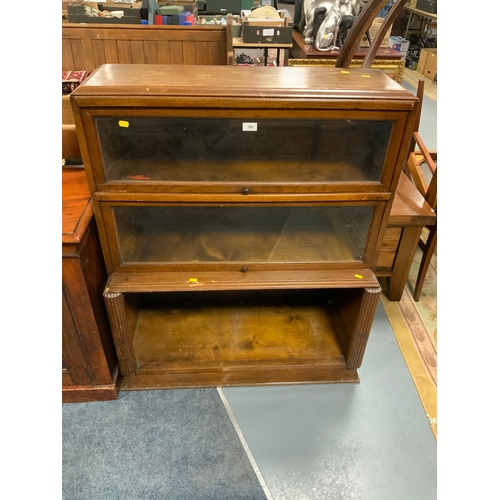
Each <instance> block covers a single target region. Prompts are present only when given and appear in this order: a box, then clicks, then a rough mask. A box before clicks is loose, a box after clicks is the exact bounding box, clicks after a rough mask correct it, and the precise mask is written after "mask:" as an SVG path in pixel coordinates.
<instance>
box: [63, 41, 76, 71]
mask: <svg viewBox="0 0 500 500" xmlns="http://www.w3.org/2000/svg"><path fill="white" fill-rule="evenodd" d="M74 69H75V62H74V61H73V50H72V49H71V40H68V39H64V38H63V41H62V70H63V71H71V70H74Z"/></svg>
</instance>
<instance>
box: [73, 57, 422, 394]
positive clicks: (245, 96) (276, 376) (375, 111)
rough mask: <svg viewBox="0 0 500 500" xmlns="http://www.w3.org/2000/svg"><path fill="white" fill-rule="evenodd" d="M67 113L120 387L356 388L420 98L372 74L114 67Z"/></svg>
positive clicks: (81, 91)
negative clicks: (98, 250)
mask: <svg viewBox="0 0 500 500" xmlns="http://www.w3.org/2000/svg"><path fill="white" fill-rule="evenodd" d="M249 71H251V73H252V78H251V79H249V78H248V73H249ZM71 102H72V106H73V110H74V115H75V123H76V127H77V131H78V134H79V139H80V143H81V144H82V155H83V157H84V164H85V168H86V173H87V178H88V181H89V185H90V189H91V193H92V200H93V204H94V211H95V214H96V220H97V223H98V228H99V236H100V241H101V246H102V249H103V253H104V256H105V260H106V267H107V270H108V274H109V279H108V283H107V285H106V288H105V291H104V300H105V303H106V307H107V311H108V317H109V319H110V324H111V328H112V332H113V338H114V343H115V346H116V350H117V354H118V359H119V364H120V370H121V374H122V375H123V382H122V390H136V389H157V388H175V387H213V386H223V385H253V384H287V383H333V382H359V378H358V375H357V368H359V366H361V362H362V359H363V354H364V351H365V347H366V344H367V341H368V336H369V333H370V329H371V325H372V322H373V318H374V315H375V311H376V307H377V303H378V297H379V293H380V291H381V289H380V286H379V283H378V281H377V279H376V277H375V274H374V271H375V268H376V263H377V259H378V254H379V250H380V248H381V245H382V240H383V234H384V232H385V228H386V225H387V220H388V217H389V212H390V208H391V204H392V201H393V199H394V193H395V189H396V186H397V182H398V179H399V175H400V172H401V168H402V165H403V163H404V161H405V159H406V156H407V154H408V148H409V140H410V136H411V130H412V125H413V121H414V118H415V116H414V104H415V98H414V96H413V95H412V94H410V93H409V92H407V91H406V90H404V89H403V88H402V87H400V86H399V85H397V84H395V83H394V82H393V81H392V80H391V79H390V78H388V77H387V76H386V75H384V74H383V73H382V72H381V71H378V70H352V71H350V72H349V73H348V74H346V73H343V72H341V71H340V70H338V69H336V68H309V67H307V68H298V67H297V68H287V67H280V68H272V71H270V70H269V68H259V67H256V68H251V69H248V68H242V67H215V66H214V67H208V66H206V67H203V68H202V69H201V70H200V68H196V67H192V66H176V67H175V71H173V67H172V66H161V65H160V66H148V65H145V66H144V68H143V69H142V71H141V73H140V74H138V73H137V72H134V71H132V70H131V69H130V68H128V67H127V65H104V66H102V67H101V68H100V69H98V70H97V71H96V72H95V73H93V75H92V76H91V77H90V78H89V79H87V80H86V81H85V82H84V83H83V84H82V85H81V86H80V87H79V88H78V89H77V90H75V91H74V92H73V93H72V95H71ZM274 167H275V168H274Z"/></svg>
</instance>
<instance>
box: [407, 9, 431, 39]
mask: <svg viewBox="0 0 500 500" xmlns="http://www.w3.org/2000/svg"><path fill="white" fill-rule="evenodd" d="M405 10H406V11H407V12H408V13H409V17H408V23H407V24H406V31H405V36H404V38H405V40H408V31H409V29H410V26H411V22H412V20H413V17H416V18H417V19H418V20H419V21H420V28H419V34H422V33H425V34H426V36H425V38H427V33H428V32H429V27H430V24H431V23H432V22H433V21H437V14H432V13H430V12H426V11H425V10H420V9H416V8H415V7H408V6H406V5H405Z"/></svg>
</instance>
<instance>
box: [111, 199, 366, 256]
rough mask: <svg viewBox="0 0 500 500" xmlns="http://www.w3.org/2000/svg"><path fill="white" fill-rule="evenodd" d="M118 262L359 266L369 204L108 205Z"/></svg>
mask: <svg viewBox="0 0 500 500" xmlns="http://www.w3.org/2000/svg"><path fill="white" fill-rule="evenodd" d="M113 213H114V218H115V221H116V228H117V233H118V245H119V249H120V256H121V260H122V262H123V263H162V262H163V263H166V262H168V263H196V262H296V263H298V262H335V261H360V260H362V256H363V253H364V247H365V244H366V238H367V234H368V228H369V226H370V220H371V217H372V213H373V207H365V206H362V207H359V206H358V207H354V206H349V207H278V206H273V207H269V206H268V207H262V206H253V207H244V206H231V207H228V206H210V207H207V206H202V207H192V206H188V207H186V206H183V207H158V206H154V207H145V206H142V207H131V206H119V207H114V208H113Z"/></svg>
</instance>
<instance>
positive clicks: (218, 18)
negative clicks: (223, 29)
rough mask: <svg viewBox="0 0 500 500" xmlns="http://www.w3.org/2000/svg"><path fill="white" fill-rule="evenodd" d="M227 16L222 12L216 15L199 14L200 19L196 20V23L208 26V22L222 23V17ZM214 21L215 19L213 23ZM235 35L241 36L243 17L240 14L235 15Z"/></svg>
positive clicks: (236, 36) (209, 23)
mask: <svg viewBox="0 0 500 500" xmlns="http://www.w3.org/2000/svg"><path fill="white" fill-rule="evenodd" d="M225 18H226V16H224V15H222V14H216V15H214V16H210V15H201V16H198V19H197V20H196V25H197V26H204V25H205V26H206V25H207V24H208V25H209V26H210V25H212V24H221V23H220V21H221V20H222V19H225ZM212 21H214V22H213V23H212ZM233 37H235V38H239V37H241V17H240V16H233Z"/></svg>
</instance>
